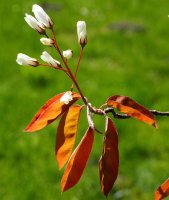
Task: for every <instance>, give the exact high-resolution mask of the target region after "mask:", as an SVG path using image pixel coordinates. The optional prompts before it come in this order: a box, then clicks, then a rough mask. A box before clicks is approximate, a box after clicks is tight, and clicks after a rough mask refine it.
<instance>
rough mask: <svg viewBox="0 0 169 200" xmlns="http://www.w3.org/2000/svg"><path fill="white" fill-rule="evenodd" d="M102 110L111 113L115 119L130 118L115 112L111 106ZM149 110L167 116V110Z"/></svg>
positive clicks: (168, 114) (168, 113)
mask: <svg viewBox="0 0 169 200" xmlns="http://www.w3.org/2000/svg"><path fill="white" fill-rule="evenodd" d="M104 111H105V113H112V114H113V116H114V118H117V119H128V118H130V116H129V115H126V114H119V113H116V112H115V110H114V109H113V108H106V109H105V110H104ZM149 111H150V112H151V113H153V114H154V115H156V116H169V112H161V111H157V110H149Z"/></svg>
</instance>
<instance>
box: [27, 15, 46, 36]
mask: <svg viewBox="0 0 169 200" xmlns="http://www.w3.org/2000/svg"><path fill="white" fill-rule="evenodd" d="M24 19H25V21H26V22H27V24H28V25H29V26H30V27H31V28H33V29H35V30H36V31H38V32H39V33H40V34H43V33H44V32H45V29H44V26H43V24H41V23H39V22H38V21H37V20H36V19H35V18H34V17H33V16H32V15H28V14H27V13H26V14H25V17H24Z"/></svg>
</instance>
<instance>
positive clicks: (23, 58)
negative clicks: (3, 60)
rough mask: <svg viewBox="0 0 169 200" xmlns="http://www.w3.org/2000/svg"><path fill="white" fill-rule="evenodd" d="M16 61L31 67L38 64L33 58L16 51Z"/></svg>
mask: <svg viewBox="0 0 169 200" xmlns="http://www.w3.org/2000/svg"><path fill="white" fill-rule="evenodd" d="M16 62H17V63H18V64H19V65H31V66H33V67H36V66H38V65H39V63H38V61H37V60H36V59H35V58H31V57H29V56H27V55H25V54H23V53H18V55H17V59H16Z"/></svg>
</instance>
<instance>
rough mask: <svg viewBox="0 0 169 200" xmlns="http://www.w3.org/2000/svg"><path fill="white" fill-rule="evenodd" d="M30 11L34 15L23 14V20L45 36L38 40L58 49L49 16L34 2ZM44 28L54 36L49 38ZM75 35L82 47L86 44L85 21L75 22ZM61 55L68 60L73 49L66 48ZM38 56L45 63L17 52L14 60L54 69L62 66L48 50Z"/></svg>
mask: <svg viewBox="0 0 169 200" xmlns="http://www.w3.org/2000/svg"><path fill="white" fill-rule="evenodd" d="M32 12H33V13H34V16H35V17H34V16H32V15H29V14H27V13H26V14H25V17H24V19H25V21H26V22H27V24H28V25H29V26H30V27H31V28H33V29H34V30H36V31H37V32H38V33H39V34H40V35H44V36H46V37H42V38H40V42H41V43H42V44H43V45H46V46H50V47H52V46H54V47H55V48H56V49H57V50H58V45H57V43H56V38H55V33H54V30H53V26H54V23H53V21H52V20H51V18H50V17H49V16H48V15H47V13H46V12H45V11H44V10H43V8H42V7H40V6H39V5H37V4H34V5H33V6H32ZM46 29H50V30H51V31H52V35H53V37H54V38H49V36H48V35H47V33H46ZM77 36H78V42H79V44H80V45H81V47H82V48H83V47H84V46H85V45H86V44H87V34H86V23H85V21H78V22H77ZM59 53H60V54H62V55H61V56H62V57H63V58H64V59H65V61H67V60H69V59H70V58H72V56H73V51H72V50H70V49H68V50H64V51H63V52H62V53H61V52H59ZM40 58H41V59H42V60H43V61H44V62H46V63H47V64H41V63H40V62H39V61H38V60H37V59H35V58H32V57H30V56H27V55H26V54H23V53H19V54H18V55H17V59H16V62H17V63H18V64H19V65H30V66H33V67H37V66H40V65H41V66H50V67H53V68H56V69H62V66H61V64H60V62H59V61H57V60H56V59H54V58H53V57H52V56H51V55H50V54H49V53H48V52H46V51H44V52H43V53H42V55H41V56H40Z"/></svg>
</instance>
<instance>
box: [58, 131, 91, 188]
mask: <svg viewBox="0 0 169 200" xmlns="http://www.w3.org/2000/svg"><path fill="white" fill-rule="evenodd" d="M93 140H94V129H93V128H91V127H89V128H88V130H87V131H86V133H85V135H84V136H83V138H82V140H81V142H80V143H79V145H78V146H77V148H76V149H75V150H74V152H73V153H72V155H71V157H70V159H69V162H68V164H67V167H66V170H65V172H64V174H63V177H62V181H61V185H62V191H63V192H65V191H66V190H68V189H70V188H71V187H73V186H74V185H75V184H77V183H78V181H79V180H80V177H81V176H82V173H83V170H84V168H85V166H86V163H87V161H88V158H89V155H90V152H91V149H92V145H93Z"/></svg>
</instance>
